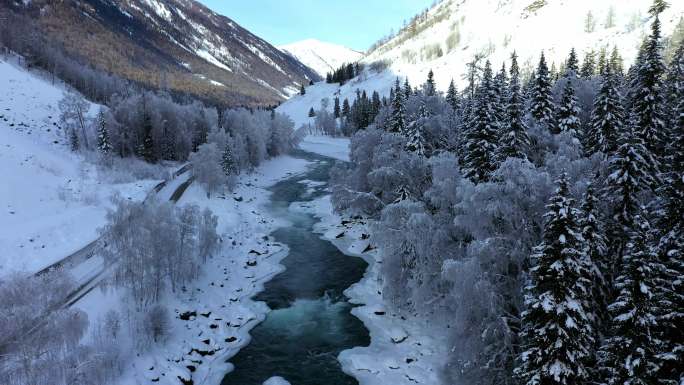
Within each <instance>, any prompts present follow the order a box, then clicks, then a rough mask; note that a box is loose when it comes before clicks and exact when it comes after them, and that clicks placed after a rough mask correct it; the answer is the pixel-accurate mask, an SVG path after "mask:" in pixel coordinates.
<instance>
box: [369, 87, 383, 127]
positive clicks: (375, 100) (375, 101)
mask: <svg viewBox="0 0 684 385" xmlns="http://www.w3.org/2000/svg"><path fill="white" fill-rule="evenodd" d="M381 107H382V102H381V101H380V94H379V93H378V91H373V96H371V119H370V121H371V122H374V121H375V117H376V116H378V113H379V112H380V108H381Z"/></svg>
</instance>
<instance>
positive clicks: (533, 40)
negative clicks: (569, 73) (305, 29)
mask: <svg viewBox="0 0 684 385" xmlns="http://www.w3.org/2000/svg"><path fill="white" fill-rule="evenodd" d="M652 3H653V1H652V0H629V1H625V0H592V1H589V0H573V1H568V0H536V1H532V0H447V1H443V2H442V3H440V4H439V5H437V6H435V7H434V8H432V9H431V10H430V11H429V12H428V13H427V15H425V16H424V17H423V18H419V19H418V21H417V22H416V24H415V27H414V28H411V27H410V26H409V27H407V28H406V29H404V30H403V31H402V32H400V33H399V34H398V35H397V36H395V37H394V38H393V39H391V40H389V41H388V42H387V43H385V44H383V45H381V46H380V47H378V48H377V49H375V50H373V51H372V52H370V53H369V54H368V55H367V56H365V57H364V59H363V61H364V62H367V63H370V62H374V61H379V60H383V61H389V62H391V63H392V64H391V69H392V70H393V72H394V73H396V74H397V75H399V76H408V77H409V79H410V80H411V82H413V83H419V82H423V81H424V79H425V77H426V76H427V72H428V71H429V70H430V69H433V70H434V71H435V79H436V81H437V83H438V86H439V87H440V88H441V89H443V90H445V89H446V87H447V86H448V84H449V81H450V80H451V79H452V78H453V79H454V80H455V81H457V82H458V84H459V85H460V87H463V85H464V84H465V79H464V77H463V75H464V73H465V72H466V64H467V63H468V62H470V61H472V60H473V58H474V57H476V56H480V57H482V58H483V60H486V59H489V60H490V61H491V62H492V66H493V67H494V68H499V66H500V65H501V63H502V62H503V61H508V60H509V58H510V55H511V53H512V52H513V51H516V53H517V54H518V58H519V59H518V61H519V63H520V66H521V69H522V71H523V73H525V72H526V71H531V70H532V69H533V68H534V67H536V64H537V62H538V60H539V59H538V58H539V54H540V52H541V51H542V50H543V51H544V54H545V55H546V57H547V61H548V62H549V63H551V64H550V66H551V65H552V64H555V65H556V66H557V67H559V66H560V65H561V64H562V63H563V62H564V61H565V59H566V58H567V56H568V53H569V52H570V49H571V48H573V47H574V48H575V49H576V50H577V52H578V55H579V57H580V60H581V59H582V57H583V56H584V54H585V53H586V52H588V51H591V50H594V51H596V52H598V51H599V50H600V49H601V48H604V47H605V48H607V49H608V52H610V50H611V49H612V48H613V47H614V46H617V47H618V49H619V51H620V53H621V54H622V57H623V58H624V60H625V64H626V65H629V64H631V63H632V61H633V60H634V58H635V57H636V54H637V49H638V47H639V44H640V42H641V41H642V39H643V37H644V36H646V35H647V34H648V33H649V28H650V21H651V18H650V15H649V13H648V9H649V7H650V6H651V5H652ZM589 14H591V17H590V18H588V15H589ZM683 14H684V2H682V1H673V2H670V7H669V8H668V9H667V10H665V11H664V12H663V13H662V14H661V16H660V20H661V22H662V24H663V28H662V30H663V35H664V36H668V35H670V34H671V33H672V31H673V30H674V28H675V26H676V25H677V23H678V22H679V20H680V18H681V17H682V15H683ZM591 20H593V21H591Z"/></svg>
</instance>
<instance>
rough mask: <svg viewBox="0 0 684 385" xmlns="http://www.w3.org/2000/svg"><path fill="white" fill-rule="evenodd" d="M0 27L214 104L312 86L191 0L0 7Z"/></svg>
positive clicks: (283, 57) (281, 58)
mask: <svg viewBox="0 0 684 385" xmlns="http://www.w3.org/2000/svg"><path fill="white" fill-rule="evenodd" d="M0 20H9V21H11V22H13V23H17V24H22V23H24V24H28V25H29V26H30V27H31V28H34V29H35V30H37V32H36V33H35V34H36V35H39V36H42V37H43V39H44V40H45V42H44V43H42V44H43V45H44V46H53V47H54V46H56V47H63V50H64V54H65V55H66V56H68V57H73V58H78V59H79V60H81V61H83V62H85V63H86V64H89V65H92V66H93V67H95V68H97V69H99V70H102V71H104V72H107V73H113V74H115V75H118V76H121V77H124V78H127V79H130V80H133V81H135V82H139V83H142V84H145V85H147V86H149V87H152V88H157V87H159V86H160V84H164V86H168V87H169V88H170V89H171V90H174V91H178V92H182V93H187V94H191V95H193V96H195V97H198V98H201V99H204V100H209V101H211V102H212V103H215V104H221V105H228V106H234V105H259V104H261V105H264V104H274V103H277V102H280V101H282V100H284V99H286V98H288V97H289V96H290V95H292V94H294V93H296V92H297V90H298V89H299V85H300V84H302V83H308V82H309V80H311V79H313V80H318V78H319V77H318V75H317V74H316V72H314V71H313V70H311V69H310V68H308V67H307V66H305V65H303V64H302V63H300V62H299V61H298V60H297V59H295V58H293V57H292V56H290V55H287V54H285V53H283V52H282V51H280V50H279V49H277V48H275V47H274V46H272V45H271V44H269V43H268V42H266V41H265V40H263V39H261V38H259V37H258V36H256V35H254V34H252V33H251V32H249V31H248V30H246V29H245V28H243V27H241V26H240V25H238V24H237V23H235V22H234V21H233V20H231V19H229V18H228V17H225V16H222V15H219V14H217V13H215V12H213V11H212V10H211V9H209V8H207V7H205V6H204V5H202V4H200V3H199V2H197V1H195V0H88V1H77V0H64V1H53V0H32V1H23V2H20V1H16V2H15V1H3V2H0ZM20 27H21V25H20V26H14V27H13V28H14V29H17V30H19V29H20ZM15 33H17V34H19V33H18V32H15Z"/></svg>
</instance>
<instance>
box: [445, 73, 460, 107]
mask: <svg viewBox="0 0 684 385" xmlns="http://www.w3.org/2000/svg"><path fill="white" fill-rule="evenodd" d="M446 101H447V104H448V105H449V107H451V110H452V111H458V107H459V101H458V91H457V90H456V85H455V84H454V81H453V80H451V83H449V89H448V90H447V95H446Z"/></svg>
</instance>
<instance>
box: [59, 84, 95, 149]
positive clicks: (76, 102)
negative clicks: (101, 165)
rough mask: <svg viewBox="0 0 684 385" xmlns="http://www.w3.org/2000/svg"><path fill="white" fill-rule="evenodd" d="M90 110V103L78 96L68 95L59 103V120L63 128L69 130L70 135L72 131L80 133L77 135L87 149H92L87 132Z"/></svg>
mask: <svg viewBox="0 0 684 385" xmlns="http://www.w3.org/2000/svg"><path fill="white" fill-rule="evenodd" d="M89 109H90V103H88V101H87V100H85V99H83V98H82V97H80V96H78V95H76V94H72V93H67V94H66V95H65V96H64V98H63V99H62V100H60V101H59V111H60V116H59V118H60V121H61V123H62V127H63V128H64V129H66V130H68V132H69V134H70V135H71V132H72V131H73V132H76V131H78V132H80V134H76V135H77V136H78V137H79V141H82V142H83V145H84V147H85V148H86V149H90V145H89V143H88V132H87V128H88V127H87V126H88V125H87V120H88V119H87V117H88V110H89Z"/></svg>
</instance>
